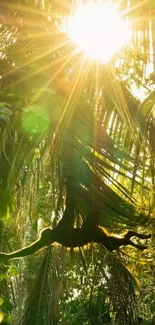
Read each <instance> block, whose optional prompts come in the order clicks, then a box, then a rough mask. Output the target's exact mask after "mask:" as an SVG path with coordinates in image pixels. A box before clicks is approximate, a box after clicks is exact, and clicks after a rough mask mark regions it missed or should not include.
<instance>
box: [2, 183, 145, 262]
mask: <svg viewBox="0 0 155 325" xmlns="http://www.w3.org/2000/svg"><path fill="white" fill-rule="evenodd" d="M66 188H67V190H66V209H65V211H64V214H63V217H62V219H61V220H60V221H59V223H58V224H57V225H56V226H55V227H54V228H53V229H52V228H50V227H47V228H45V229H43V230H42V232H41V234H40V237H39V239H38V240H36V241H35V242H33V243H32V244H30V245H29V246H26V247H25V248H22V249H19V250H17V251H15V252H12V253H3V252H2V253H0V259H12V258H18V257H23V256H27V255H30V254H33V253H35V252H36V251H38V250H40V249H41V248H43V247H47V246H50V245H52V244H54V243H59V244H61V245H63V246H65V247H69V248H74V247H81V246H84V245H87V244H89V243H91V242H94V243H97V244H100V245H101V246H102V247H105V248H106V249H107V250H109V251H111V252H112V251H114V250H118V249H119V247H121V246H127V245H131V246H133V247H136V248H137V249H140V250H144V249H146V248H147V247H146V246H144V245H141V244H135V243H134V242H133V241H132V240H131V238H132V237H137V238H140V239H149V238H150V237H151V234H147V235H146V234H139V233H137V232H136V231H132V230H129V231H127V232H126V233H124V234H121V235H113V234H111V233H109V232H108V231H107V230H106V229H105V228H104V227H101V226H100V225H99V220H98V219H99V207H97V208H94V209H93V210H92V211H90V212H89V213H88V215H87V218H86V220H85V221H84V222H83V224H82V226H81V227H78V228H74V225H73V221H72V220H73V217H74V209H75V203H76V197H77V190H78V189H79V185H78V186H77V184H76V181H75V179H74V178H72V177H69V178H68V180H67V182H66ZM75 190H76V191H75ZM74 191H75V192H74ZM80 193H81V192H80ZM83 193H84V195H85V198H88V195H87V193H86V194H85V192H84V191H83V189H82V195H83Z"/></svg>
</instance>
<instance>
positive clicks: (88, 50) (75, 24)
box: [67, 3, 130, 63]
mask: <svg viewBox="0 0 155 325" xmlns="http://www.w3.org/2000/svg"><path fill="white" fill-rule="evenodd" d="M67 34H68V35H69V37H70V38H71V40H72V41H73V42H74V43H76V44H77V45H78V47H79V49H80V50H83V51H84V52H85V54H86V55H87V56H88V57H90V58H92V59H95V60H100V61H101V62H102V63H106V62H108V61H109V60H110V59H111V58H112V57H113V56H114V54H116V53H117V52H119V51H120V50H121V49H122V47H123V46H125V45H126V44H127V41H128V40H129V37H130V28H129V23H128V22H127V20H123V19H121V14H120V13H119V12H117V10H116V8H115V7H114V5H112V4H111V5H110V4H109V3H89V4H85V5H84V4H83V5H81V6H80V7H79V8H78V9H77V10H76V12H75V13H74V15H73V16H72V17H71V18H70V19H69V21H68V24H67Z"/></svg>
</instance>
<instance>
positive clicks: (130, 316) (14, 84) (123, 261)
mask: <svg viewBox="0 0 155 325" xmlns="http://www.w3.org/2000/svg"><path fill="white" fill-rule="evenodd" d="M127 4H128V5H129V2H127V3H126V1H122V2H121V4H120V6H121V8H126V7H127ZM73 5H74V4H73V3H72V4H71V3H70V2H69V1H64V2H63V4H61V3H60V2H55V1H52V0H51V1H45V0H44V1H43V2H42V1H18V2H16V1H12V2H11V1H7V2H5V1H4V2H1V12H2V14H1V16H2V23H1V54H0V55H1V63H0V74H1V90H0V97H1V101H0V128H1V132H0V146H1V153H0V175H1V185H0V187H1V188H0V194H1V195H0V217H1V240H0V241H1V242H0V248H1V251H6V250H7V251H12V250H16V249H19V248H20V247H21V244H22V245H23V246H27V245H28V244H29V243H31V242H32V241H34V240H35V239H36V237H37V236H38V232H39V227H41V228H44V227H45V226H46V225H48V226H51V224H52V226H54V225H55V224H56V223H57V222H58V220H59V219H60V218H61V216H62V214H63V212H64V209H65V188H64V181H65V180H66V178H67V177H68V176H69V175H74V176H75V177H76V179H77V180H78V183H79V184H81V185H80V186H81V187H82V188H85V189H86V190H87V191H89V193H90V196H91V197H92V198H95V203H96V205H99V206H100V224H101V225H102V226H106V227H108V229H109V230H110V231H113V232H120V231H121V230H123V229H126V228H130V227H132V228H135V229H137V230H140V231H142V230H143V229H144V227H145V228H146V227H147V230H148V231H151V232H153V218H152V216H153V212H154V201H155V198H154V182H155V176H154V152H155V146H154V132H155V125H154V90H153V86H151V85H149V80H147V79H146V74H145V70H146V69H147V67H148V66H149V64H150V58H151V56H150V44H153V45H152V47H153V48H154V44H155V43H154V40H155V37H154V29H153V24H154V20H153V15H152V11H151V10H152V9H153V6H154V2H153V1H152V2H149V5H148V4H143V5H140V6H139V5H138V4H137V2H136V1H135V7H133V8H134V9H133V10H131V12H130V11H128V12H127V15H128V16H129V19H130V18H133V16H134V32H133V39H132V40H131V46H130V50H126V51H124V52H123V54H122V57H121V58H120V57H118V56H116V57H114V58H113V59H112V60H111V62H110V63H108V64H107V65H101V66H100V65H97V64H96V63H94V62H90V61H89V60H85V59H84V55H83V54H82V53H79V52H77V50H76V47H75V45H74V44H73V43H72V42H71V41H70V40H69V38H68V36H67V35H66V34H65V33H63V32H62V30H60V27H61V25H62V22H63V20H64V17H66V16H68V15H69V14H70V12H71V10H72V9H73V7H72V6H73ZM132 6H133V3H132V2H130V6H129V7H132ZM139 7H140V8H141V11H140V12H139ZM148 12H149V13H150V15H149V18H148V19H146V14H147V13H148ZM139 21H140V23H139ZM150 24H151V26H152V34H151V35H152V36H150ZM139 35H140V36H139ZM151 37H152V39H151ZM131 56H132V58H133V59H132V60H130V61H129V59H130V57H131ZM96 74H97V75H98V79H97V81H96ZM133 83H134V84H137V85H138V86H141V87H143V88H145V90H146V93H147V96H146V98H145V100H144V101H143V102H141V101H140V100H138V99H137V98H135V97H134V96H133V94H132V91H131V90H132V84H133ZM92 207H93V200H92V206H91V205H90V202H87V201H86V199H85V198H81V197H76V211H75V223H76V225H77V226H78V227H79V226H80V224H81V220H84V219H85V217H86V215H87V214H88V212H89V211H90V209H92ZM51 214H52V216H51ZM153 253H154V251H153V248H150V249H149V250H148V251H147V252H146V253H145V252H144V253H141V256H139V255H138V254H137V253H136V251H132V250H131V249H127V250H126V249H121V251H120V252H118V253H113V254H112V253H109V252H107V251H106V250H105V249H102V250H100V249H99V247H98V246H94V245H93V246H91V247H88V248H87V249H86V250H85V249H79V252H78V253H77V252H74V251H73V252H71V255H74V257H72V259H73V261H74V263H73V262H72V264H71V262H70V259H69V255H68V251H67V250H66V249H64V248H63V247H57V246H56V247H55V246H53V247H52V248H50V247H49V248H47V249H46V250H45V252H42V253H41V254H37V255H36V256H35V257H34V256H31V257H29V258H27V260H26V261H25V260H24V261H23V260H19V261H18V260H17V261H11V263H8V264H7V263H6V262H5V263H4V261H2V262H1V275H0V276H1V286H0V295H1V296H2V300H1V301H2V302H0V308H1V312H0V321H1V319H2V321H1V323H2V322H5V323H9V322H10V318H9V317H8V315H9V314H10V313H11V312H12V322H13V324H23V325H24V324H29V325H30V324H36V325H37V324H38V325H39V324H46V325H47V324H58V323H60V322H61V321H63V323H64V324H65V323H66V324H76V323H77V322H80V319H81V324H83V325H84V324H103V322H104V321H105V322H107V324H108V322H109V323H110V322H113V323H118V324H136V321H137V317H138V314H139V312H138V308H137V304H138V299H139V298H138V288H137V285H136V282H135V280H134V279H133V277H132V276H131V273H132V274H133V275H134V276H135V279H136V280H137V282H138V281H139V278H141V274H140V272H139V273H138V271H137V269H138V266H139V264H140V263H144V265H145V268H146V270H148V268H153V267H154V266H153V260H152V257H153ZM127 255H129V256H130V257H128V256H127ZM130 258H131V260H132V259H133V261H134V262H133V263H132V267H131V266H130V267H129V265H128V264H129V263H131V261H130ZM129 261H130V262H129ZM75 264H76V265H77V266H76V267H77V270H76V269H75V266H74V265H75ZM78 265H80V266H79V267H78ZM135 265H136V267H135ZM125 266H126V267H125ZM129 270H130V271H131V272H130V271H129ZM137 273H138V274H137ZM83 274H85V276H84V275H83ZM75 277H77V278H76V281H75ZM80 277H81V278H82V280H81V286H82V288H84V292H82V291H83V289H82V290H81V289H80V279H81V278H80ZM73 279H74V281H73ZM150 281H152V280H150ZM33 282H34V287H33V290H31V287H32V284H33ZM144 282H145V281H144ZM151 284H152V282H150V283H149V285H150V286H151ZM67 286H68V287H67ZM76 287H78V289H77V288H76ZM75 289H76V290H77V294H78V299H77V298H76V295H75V294H74V293H75V292H76V290H75ZM80 290H81V291H80ZM142 292H143V290H142ZM66 297H67V298H66ZM65 299H66V301H65ZM151 299H154V298H151ZM139 300H140V299H139ZM6 301H9V302H10V303H11V307H10V305H9V307H8V308H7V307H5V308H4V306H5V302H6ZM82 301H83V302H84V304H82ZM60 302H61V303H60ZM76 304H77V306H78V307H77V306H76ZM12 305H13V307H14V309H13V311H12ZM25 306H26V307H25ZM63 306H64V308H65V310H66V314H65V312H64V311H63ZM59 310H60V314H59ZM73 310H75V312H73ZM78 311H79V314H78ZM147 312H148V313H149V315H150V316H149V317H148V319H151V317H153V316H152V315H153V311H152V310H151V311H147ZM72 315H74V317H72ZM107 315H108V316H107ZM143 315H144V318H145V312H144V313H143ZM69 317H71V319H69ZM104 317H105V318H104ZM106 317H107V319H106ZM66 319H67V320H66ZM82 322H83V323H82Z"/></svg>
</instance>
